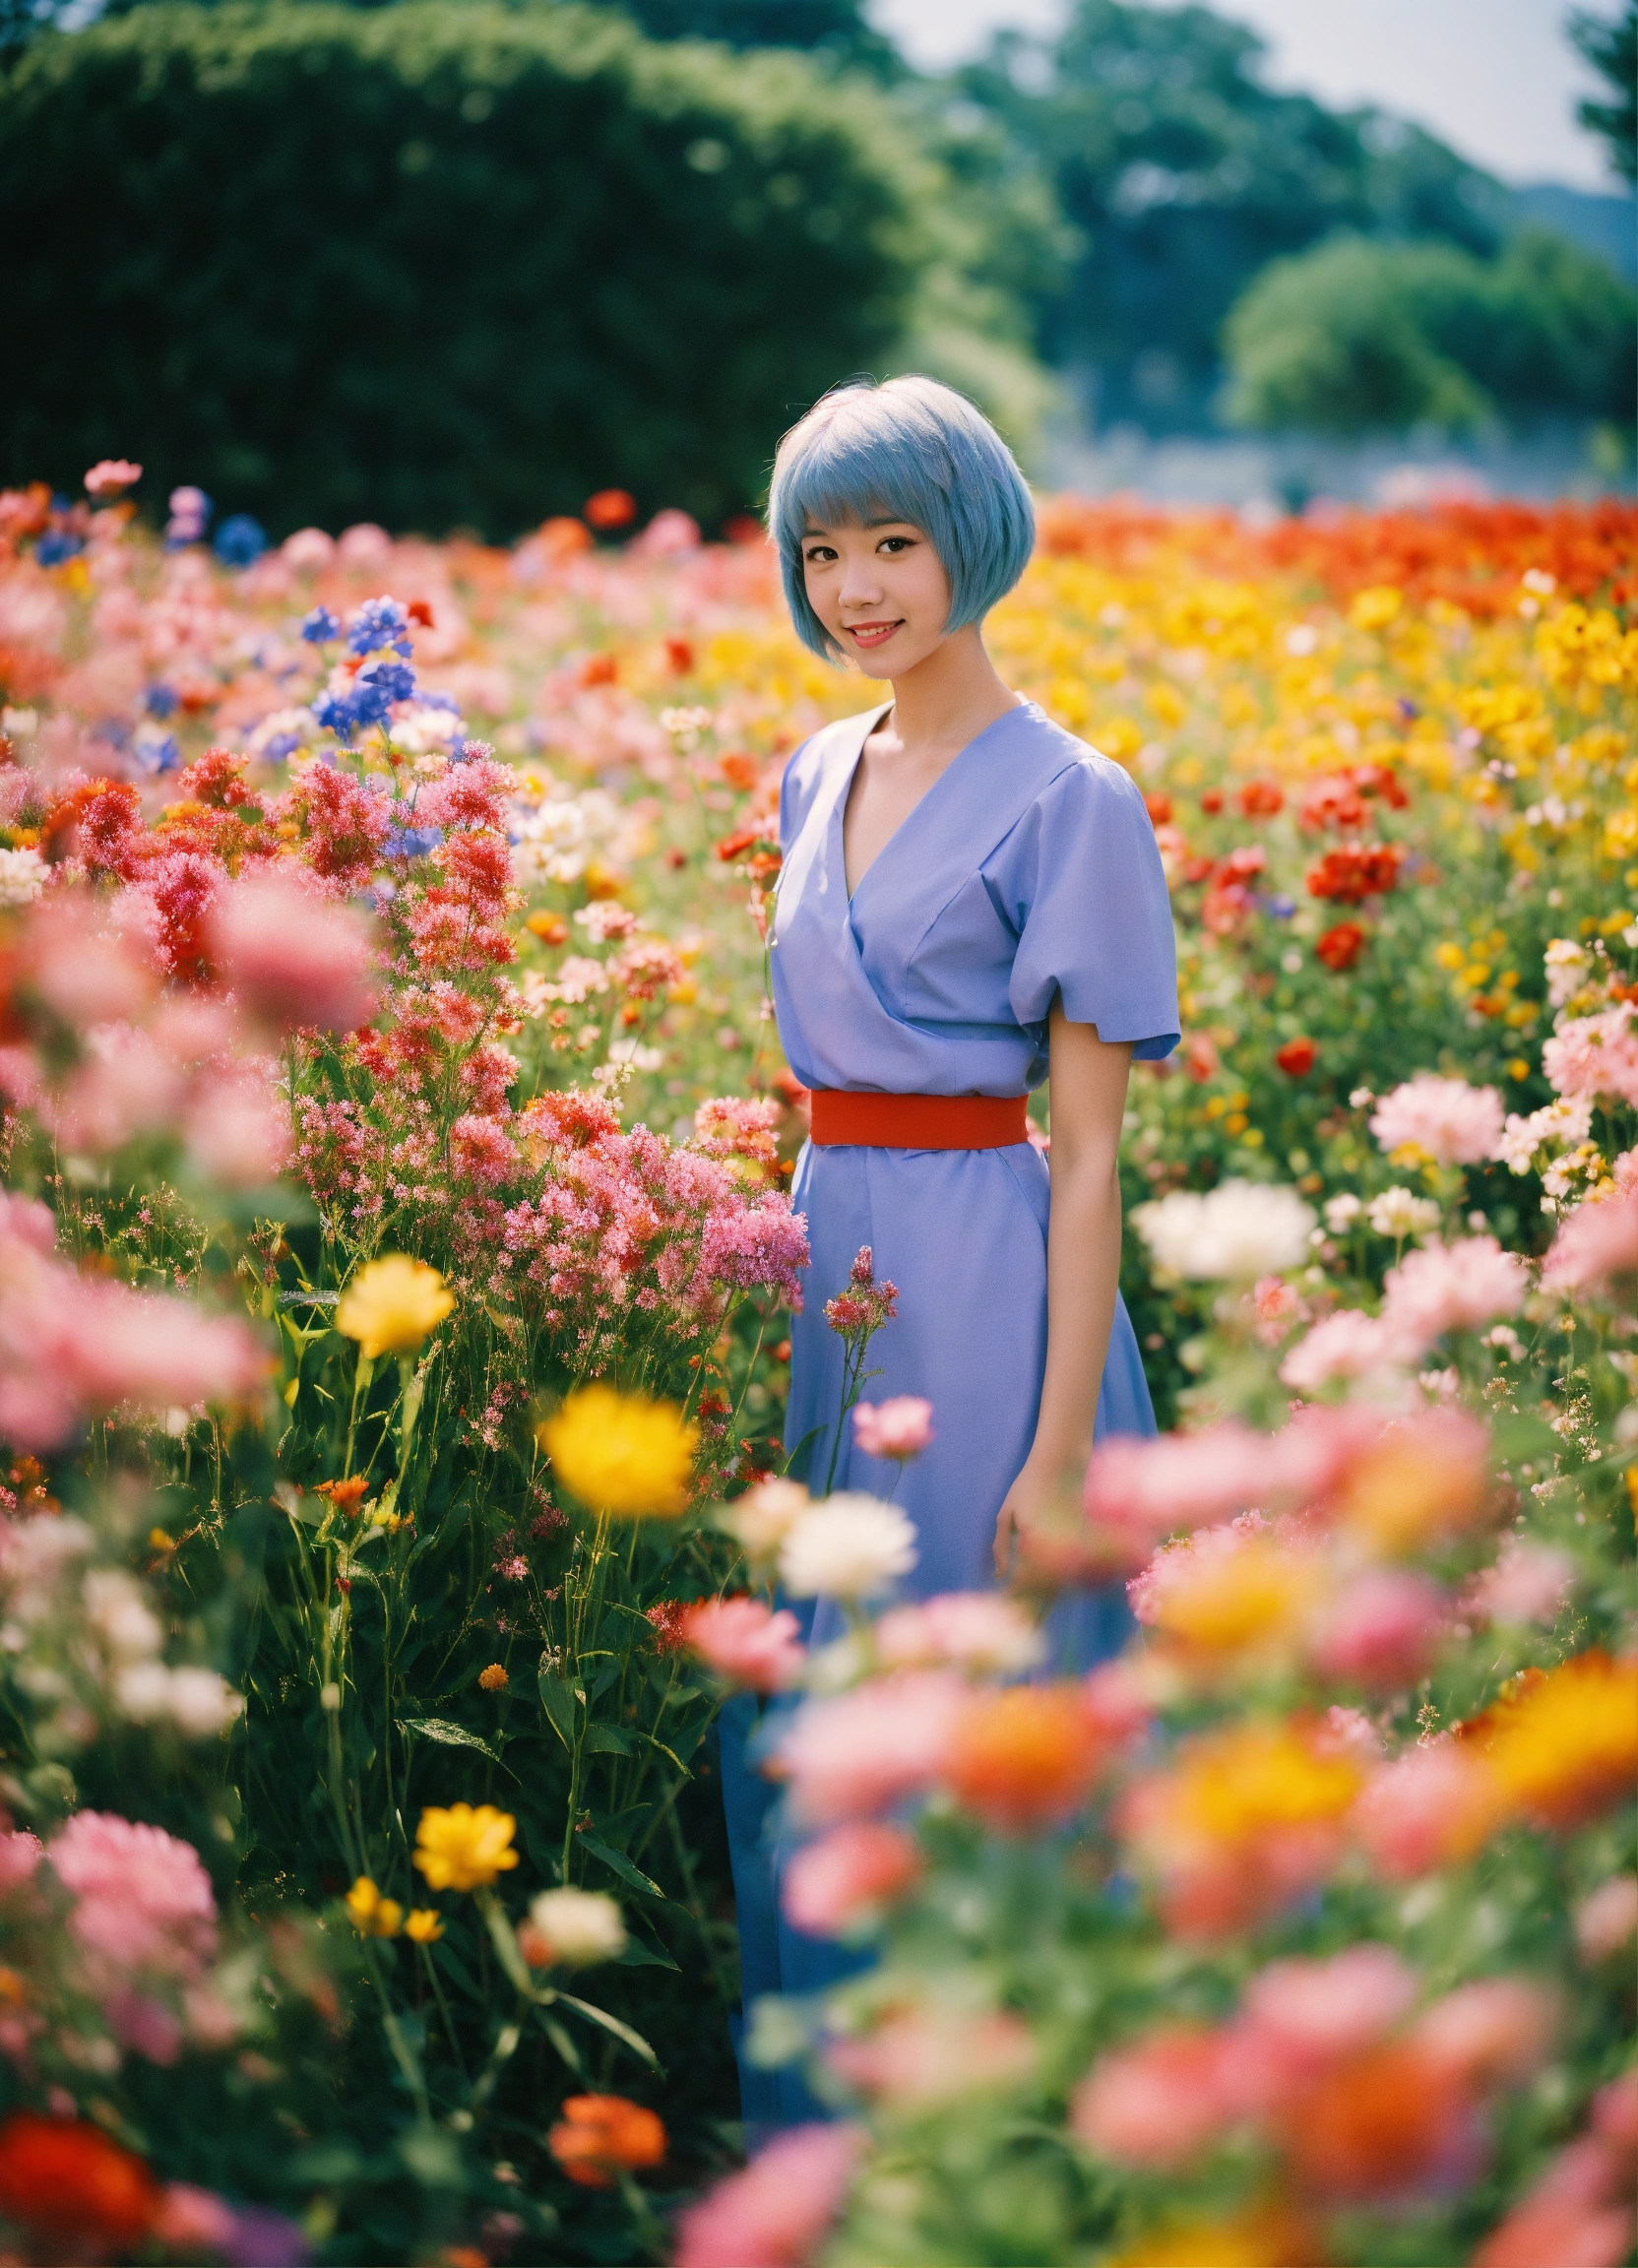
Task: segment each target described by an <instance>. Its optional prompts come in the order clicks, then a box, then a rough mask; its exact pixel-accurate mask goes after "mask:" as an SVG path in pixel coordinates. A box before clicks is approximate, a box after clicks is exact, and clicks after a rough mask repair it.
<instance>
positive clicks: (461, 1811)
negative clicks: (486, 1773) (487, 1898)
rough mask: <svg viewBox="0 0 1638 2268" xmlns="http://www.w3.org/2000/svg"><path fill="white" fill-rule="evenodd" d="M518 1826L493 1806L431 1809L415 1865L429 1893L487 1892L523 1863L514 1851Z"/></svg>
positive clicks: (419, 1833)
mask: <svg viewBox="0 0 1638 2268" xmlns="http://www.w3.org/2000/svg"><path fill="white" fill-rule="evenodd" d="M517 1830H518V1822H517V1821H516V1819H514V1818H513V1816H512V1814H511V1813H510V1811H497V1810H496V1809H495V1807H494V1805H493V1804H492V1803H480V1804H479V1805H478V1806H477V1808H476V1810H475V1811H474V1810H473V1806H472V1805H471V1804H470V1803H452V1804H451V1805H450V1807H449V1809H448V1810H447V1811H445V1810H441V1809H440V1808H439V1807H438V1806H437V1805H435V1804H434V1805H432V1806H430V1807H429V1808H428V1809H427V1810H425V1811H423V1812H422V1813H421V1816H420V1824H419V1826H418V1827H417V1828H416V1829H415V1864H416V1865H417V1866H418V1867H419V1868H420V1870H421V1872H422V1873H423V1874H424V1875H425V1876H426V1882H427V1888H428V1889H429V1890H482V1889H486V1888H487V1887H488V1885H489V1884H490V1883H491V1882H492V1881H493V1880H494V1878H495V1876H496V1875H497V1874H504V1873H505V1872H506V1871H507V1869H508V1868H509V1867H512V1866H516V1864H517V1863H518V1854H517V1853H516V1851H514V1850H513V1848H512V1838H513V1836H514V1835H515V1834H516V1833H517Z"/></svg>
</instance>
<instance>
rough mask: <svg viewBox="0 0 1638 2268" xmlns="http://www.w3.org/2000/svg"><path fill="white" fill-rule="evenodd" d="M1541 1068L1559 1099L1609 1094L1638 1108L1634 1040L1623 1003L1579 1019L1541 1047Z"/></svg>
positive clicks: (1628, 1010)
mask: <svg viewBox="0 0 1638 2268" xmlns="http://www.w3.org/2000/svg"><path fill="white" fill-rule="evenodd" d="M1542 1069H1543V1071H1544V1074H1545V1075H1546V1077H1547V1078H1548V1079H1549V1080H1550V1081H1551V1083H1552V1085H1553V1086H1554V1087H1555V1088H1556V1089H1557V1091H1558V1093H1559V1094H1560V1095H1614V1096H1618V1097H1619V1098H1620V1100H1621V1101H1622V1102H1624V1103H1638V1038H1635V1037H1634V1034H1633V1030H1632V1009H1631V1006H1630V1004H1629V1003H1628V1002H1626V1001H1622V1002H1621V1003H1620V1004H1619V1005H1618V1006H1616V1007H1613V1008H1606V1009H1604V1010H1603V1011H1602V1012H1601V1013H1600V1014H1599V1015H1597V1016H1582V1017H1578V1018H1576V1019H1575V1020H1574V1021H1572V1022H1571V1023H1568V1024H1563V1025H1560V1027H1559V1029H1558V1030H1557V1031H1556V1032H1555V1033H1554V1034H1553V1035H1552V1037H1551V1039H1550V1040H1544V1042H1543V1045H1542Z"/></svg>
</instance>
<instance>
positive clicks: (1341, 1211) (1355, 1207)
mask: <svg viewBox="0 0 1638 2268" xmlns="http://www.w3.org/2000/svg"><path fill="white" fill-rule="evenodd" d="M1364 1209H1365V1208H1364V1204H1363V1201H1362V1200H1361V1199H1360V1198H1357V1197H1355V1194H1354V1192H1353V1190H1352V1189H1346V1190H1344V1192H1343V1194H1342V1195H1341V1196H1340V1197H1327V1199H1326V1200H1325V1226H1326V1227H1327V1229H1330V1231H1331V1233H1332V1235H1333V1236H1345V1235H1347V1233H1348V1231H1349V1229H1352V1228H1353V1226H1354V1224H1355V1221H1357V1220H1358V1218H1359V1216H1360V1214H1361V1213H1362V1212H1363V1211H1364Z"/></svg>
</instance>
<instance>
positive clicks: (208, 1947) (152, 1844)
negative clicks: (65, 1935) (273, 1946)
mask: <svg viewBox="0 0 1638 2268" xmlns="http://www.w3.org/2000/svg"><path fill="white" fill-rule="evenodd" d="M46 1856H47V1858H48V1859H50V1861H51V1866H52V1870H53V1872H54V1873H55V1874H56V1877H57V1879H58V1881H59V1882H61V1884H62V1885H63V1888H64V1889H65V1890H67V1891H69V1892H70V1893H71V1895H72V1896H73V1897H74V1899H75V1900H76V1905H75V1909H74V1913H73V1916H72V1918H71V1920H70V1922H69V1927H70V1929H71V1931H72V1932H73V1934H74V1935H75V1936H76V1937H77V1938H78V1939H79V1940H80V1943H81V1944H82V1945H83V1946H85V1947H86V1949H87V1951H88V1952H91V1953H94V1954H97V1955H100V1956H101V1957H102V1959H103V1960H105V1961H106V1962H107V1963H109V1964H110V1965H111V1967H112V1968H113V1969H114V1970H115V1971H116V1972H119V1973H122V1974H130V1973H132V1972H135V1971H147V1972H151V1973H153V1974H156V1975H158V1976H165V1977H176V1978H181V1979H183V1980H184V1981H186V1980H189V1979H192V1978H193V1977H194V1976H196V1975H197V1974H198V1971H199V1968H200V1965H201V1963H202V1962H204V1961H207V1960H209V1959H210V1958H211V1957H212V1955H213V1954H214V1953H215V1951H216V1941H217V1929H216V1913H217V1907H216V1899H215V1897H214V1896H213V1895H212V1891H211V1878H210V1876H209V1875H208V1874H207V1873H206V1871H205V1869H204V1867H203V1866H202V1865H201V1864H200V1860H199V1854H198V1852H197V1851H195V1850H194V1848H193V1846H192V1845H191V1844H188V1843H179V1842H178V1841H177V1840H176V1838H175V1837H174V1836H173V1835H167V1834H165V1832H164V1830H163V1829H162V1828H159V1827H149V1826H145V1825H141V1824H138V1823H137V1822H135V1821H133V1820H130V1819H121V1818H118V1817H116V1816H115V1815H114V1814H113V1813H111V1812H106V1811H77V1812H76V1813H75V1814H74V1816H73V1818H71V1819H70V1820H69V1821H68V1823H67V1825H66V1826H65V1827H63V1828H62V1829H61V1830H60V1831H59V1832H58V1833H57V1835H56V1836H54V1837H53V1839H52V1841H51V1843H50V1844H49V1846H48V1847H47V1851H46Z"/></svg>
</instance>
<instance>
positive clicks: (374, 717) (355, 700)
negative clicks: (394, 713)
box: [347, 670, 393, 730]
mask: <svg viewBox="0 0 1638 2268" xmlns="http://www.w3.org/2000/svg"><path fill="white" fill-rule="evenodd" d="M392 706H393V703H392V696H391V695H390V694H389V693H388V692H387V690H386V688H385V687H384V686H381V685H378V684H376V683H375V682H374V681H373V680H371V679H369V678H366V677H365V675H364V673H363V671H362V670H360V671H359V673H358V675H357V676H356V677H355V678H354V679H353V681H352V691H351V692H350V693H349V694H348V695H347V708H348V710H349V711H350V713H351V716H352V722H353V724H354V725H356V726H357V727H358V728H359V729H360V730H362V729H363V728H364V727H366V726H368V725H385V724H386V722H387V718H388V716H389V714H390V713H391V710H392Z"/></svg>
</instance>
